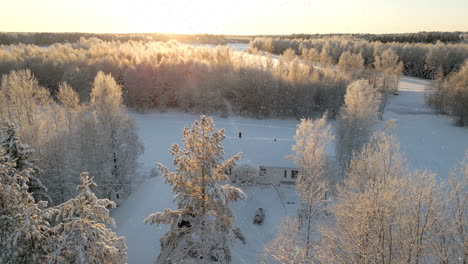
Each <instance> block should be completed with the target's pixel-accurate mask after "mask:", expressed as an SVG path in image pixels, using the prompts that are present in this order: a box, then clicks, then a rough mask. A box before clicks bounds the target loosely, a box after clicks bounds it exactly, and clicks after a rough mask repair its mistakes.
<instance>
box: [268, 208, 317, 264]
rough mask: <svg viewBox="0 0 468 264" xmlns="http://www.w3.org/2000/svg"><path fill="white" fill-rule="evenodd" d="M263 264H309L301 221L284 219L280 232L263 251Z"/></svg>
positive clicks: (290, 218)
mask: <svg viewBox="0 0 468 264" xmlns="http://www.w3.org/2000/svg"><path fill="white" fill-rule="evenodd" d="M263 251H264V253H263V255H261V256H260V257H259V258H260V263H262V264H271V263H275V264H276V263H277V264H307V263H311V258H310V257H308V256H307V255H308V254H307V252H306V242H305V239H304V234H303V233H302V230H301V226H300V224H299V220H298V219H296V218H293V217H289V216H288V217H286V218H284V219H283V220H282V221H281V223H280V225H279V226H278V232H277V234H276V235H275V237H274V238H273V240H272V241H270V242H269V243H268V244H267V245H266V246H265V247H264V249H263Z"/></svg>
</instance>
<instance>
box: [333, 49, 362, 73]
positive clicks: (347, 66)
mask: <svg viewBox="0 0 468 264" xmlns="http://www.w3.org/2000/svg"><path fill="white" fill-rule="evenodd" d="M338 66H339V67H340V68H341V69H343V70H362V69H363V68H364V60H363V59H362V56H361V54H351V52H349V51H346V52H344V53H343V54H341V56H340V60H339V61H338Z"/></svg>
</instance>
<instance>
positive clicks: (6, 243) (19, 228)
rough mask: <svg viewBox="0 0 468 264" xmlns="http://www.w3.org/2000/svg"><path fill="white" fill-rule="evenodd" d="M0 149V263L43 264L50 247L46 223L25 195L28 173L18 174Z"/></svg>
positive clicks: (28, 171) (19, 172)
mask: <svg viewBox="0 0 468 264" xmlns="http://www.w3.org/2000/svg"><path fill="white" fill-rule="evenodd" d="M2 152H3V149H2V148H1V147H0V263H6V264H7V263H11V264H13V263H44V262H45V261H46V260H47V256H48V253H49V252H50V250H51V248H52V245H51V243H50V242H51V241H50V237H51V232H50V227H49V223H48V222H47V221H46V220H45V217H44V215H43V211H42V208H43V207H45V206H46V205H47V202H40V203H39V204H37V203H36V202H35V201H34V198H33V197H32V195H31V193H29V192H28V182H29V179H30V177H29V173H30V172H31V169H25V170H18V169H16V168H15V166H16V164H15V162H14V161H12V160H11V159H10V158H9V157H7V156H4V155H3V153H2Z"/></svg>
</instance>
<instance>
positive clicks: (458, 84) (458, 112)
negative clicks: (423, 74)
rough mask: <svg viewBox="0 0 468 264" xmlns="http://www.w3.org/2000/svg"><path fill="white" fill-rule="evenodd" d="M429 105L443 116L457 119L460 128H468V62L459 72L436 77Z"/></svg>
mask: <svg viewBox="0 0 468 264" xmlns="http://www.w3.org/2000/svg"><path fill="white" fill-rule="evenodd" d="M427 103H428V104H429V105H430V106H432V107H433V108H434V109H435V110H436V111H437V112H439V113H441V114H448V115H452V116H454V117H456V119H457V121H456V123H457V124H458V125H459V126H468V60H465V63H463V66H462V67H461V69H460V70H459V71H458V72H454V73H452V74H450V75H448V76H445V77H444V75H443V74H438V75H437V76H436V79H435V80H434V88H433V91H432V93H431V94H429V96H428V97H427Z"/></svg>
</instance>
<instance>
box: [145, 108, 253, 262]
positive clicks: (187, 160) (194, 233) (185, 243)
mask: <svg viewBox="0 0 468 264" xmlns="http://www.w3.org/2000/svg"><path fill="white" fill-rule="evenodd" d="M183 135H184V139H183V146H184V148H183V149H182V148H181V147H180V146H179V145H177V144H174V145H173V146H172V148H171V154H172V155H174V156H175V158H174V165H175V172H171V171H169V169H168V168H167V167H165V166H164V165H162V164H158V166H159V167H160V169H161V170H162V172H163V174H164V177H165V179H166V182H168V183H169V184H171V185H172V187H173V192H174V194H175V203H176V206H177V209H176V210H171V209H166V210H165V211H164V212H158V213H154V214H151V215H149V216H148V217H147V218H146V219H145V223H148V224H168V225H170V229H169V231H168V232H167V233H166V235H165V236H164V237H163V238H161V254H160V255H159V258H158V261H157V263H159V262H160V263H210V262H221V263H231V252H230V249H229V244H230V242H232V240H234V239H235V238H237V239H239V240H241V241H243V242H245V241H244V237H243V235H242V234H241V232H240V229H239V228H238V227H235V226H234V225H233V222H234V216H233V213H232V211H231V208H230V207H229V205H230V203H231V202H232V201H236V200H238V199H244V198H245V194H244V192H243V191H242V190H241V189H239V188H236V187H233V186H230V185H228V184H225V185H221V183H222V182H225V181H227V180H228V177H227V176H226V175H225V173H224V172H225V171H226V170H228V169H230V168H232V167H234V166H235V164H236V161H238V160H239V159H240V154H237V155H235V156H233V157H231V158H230V159H228V160H225V161H222V160H223V155H224V151H223V147H222V145H221V142H222V140H223V139H224V130H223V129H221V130H216V131H215V130H214V122H213V119H212V118H209V117H206V116H203V115H202V116H201V117H200V120H199V121H198V120H197V121H195V123H194V124H193V125H192V127H190V128H189V127H185V128H184V132H183Z"/></svg>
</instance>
